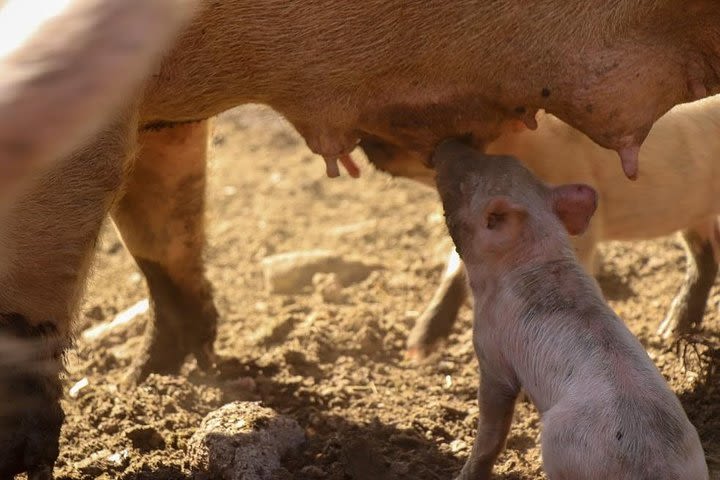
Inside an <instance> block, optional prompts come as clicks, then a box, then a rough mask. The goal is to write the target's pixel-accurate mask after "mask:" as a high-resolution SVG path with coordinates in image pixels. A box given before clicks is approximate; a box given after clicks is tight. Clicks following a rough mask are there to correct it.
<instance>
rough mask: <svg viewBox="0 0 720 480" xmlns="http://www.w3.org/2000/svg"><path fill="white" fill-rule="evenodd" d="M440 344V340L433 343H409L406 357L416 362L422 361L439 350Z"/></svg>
mask: <svg viewBox="0 0 720 480" xmlns="http://www.w3.org/2000/svg"><path fill="white" fill-rule="evenodd" d="M438 344H439V342H436V343H435V344H432V345H408V348H407V350H406V351H405V358H406V359H408V360H410V361H412V362H415V363H421V362H422V361H423V360H427V358H428V357H429V356H430V355H432V354H433V352H435V351H437V350H438Z"/></svg>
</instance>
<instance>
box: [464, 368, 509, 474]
mask: <svg viewBox="0 0 720 480" xmlns="http://www.w3.org/2000/svg"><path fill="white" fill-rule="evenodd" d="M486 363H487V362H486ZM490 370H491V369H489V368H487V367H486V366H481V372H480V375H481V377H480V388H479V389H478V404H479V407H480V418H479V419H478V431H477V435H476V437H475V443H474V444H473V448H472V452H470V458H468V460H467V462H465V466H464V467H463V469H462V471H461V472H460V474H459V475H458V476H457V478H456V480H486V479H489V478H490V474H491V473H492V468H493V465H494V463H495V459H496V458H497V456H498V455H499V454H500V452H501V451H502V449H503V447H504V446H505V439H506V438H507V435H508V432H509V431H510V424H511V423H512V417H513V411H514V410H515V399H516V398H517V396H518V393H519V390H520V389H519V388H518V387H517V386H516V384H515V383H514V382H513V381H512V380H509V379H507V378H498V377H497V376H493V374H491V373H489V371H490ZM496 375H497V374H496Z"/></svg>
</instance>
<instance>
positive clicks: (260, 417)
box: [186, 402, 305, 480]
mask: <svg viewBox="0 0 720 480" xmlns="http://www.w3.org/2000/svg"><path fill="white" fill-rule="evenodd" d="M304 441H305V435H304V433H303V430H302V428H300V425H298V423H297V422H296V421H295V420H293V419H291V418H289V417H286V416H283V415H279V414H278V413H276V412H275V411H273V410H271V409H269V408H265V407H262V406H260V405H259V404H258V403H256V402H232V403H228V404H226V405H224V406H222V407H220V408H219V409H217V410H215V411H213V412H210V413H209V414H208V415H207V416H206V417H205V419H203V421H202V423H201V425H200V428H199V429H198V430H197V432H195V433H194V434H193V436H192V438H191V439H190V441H189V442H188V450H187V452H188V453H187V460H186V464H187V466H188V468H189V469H190V470H191V471H192V472H194V473H197V474H200V475H202V474H206V475H208V476H209V478H213V479H216V480H270V479H272V478H273V475H274V473H275V471H277V470H278V469H279V468H280V467H281V465H280V459H281V457H282V456H283V455H285V454H286V453H287V452H288V451H290V450H291V449H294V448H297V447H298V446H300V444H302V443H303V442H304Z"/></svg>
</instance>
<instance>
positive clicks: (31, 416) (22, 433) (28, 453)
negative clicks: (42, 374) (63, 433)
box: [0, 399, 64, 480]
mask: <svg viewBox="0 0 720 480" xmlns="http://www.w3.org/2000/svg"><path fill="white" fill-rule="evenodd" d="M11 401H12V400H11ZM23 401H25V402H26V407H25V408H22V409H21V408H13V409H12V410H14V414H13V415H11V416H6V415H5V414H3V418H2V424H0V478H3V479H6V478H13V476H14V475H17V474H20V473H26V472H27V474H28V479H29V480H35V479H36V480H46V479H49V480H52V478H53V473H52V472H53V465H54V464H55V460H56V459H57V456H58V453H59V451H60V450H59V444H60V427H61V426H62V422H63V419H64V415H63V412H62V409H61V408H60V404H59V402H57V401H54V402H49V401H48V402H45V403H42V402H41V401H40V399H33V400H31V401H30V403H29V404H28V403H27V401H28V399H23ZM33 407H34V408H33Z"/></svg>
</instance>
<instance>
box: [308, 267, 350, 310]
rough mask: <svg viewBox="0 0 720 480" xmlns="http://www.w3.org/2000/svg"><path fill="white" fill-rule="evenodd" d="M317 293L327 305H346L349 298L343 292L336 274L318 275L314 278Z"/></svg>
mask: <svg viewBox="0 0 720 480" xmlns="http://www.w3.org/2000/svg"><path fill="white" fill-rule="evenodd" d="M312 283H313V286H314V287H315V291H316V292H317V293H318V294H320V297H322V299H323V302H325V303H335V304H337V303H346V302H347V300H348V298H347V295H346V294H345V293H344V292H343V287H342V284H341V283H340V279H339V278H338V276H337V274H335V273H316V274H315V275H313V278H312Z"/></svg>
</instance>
